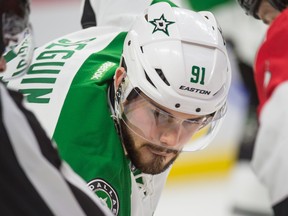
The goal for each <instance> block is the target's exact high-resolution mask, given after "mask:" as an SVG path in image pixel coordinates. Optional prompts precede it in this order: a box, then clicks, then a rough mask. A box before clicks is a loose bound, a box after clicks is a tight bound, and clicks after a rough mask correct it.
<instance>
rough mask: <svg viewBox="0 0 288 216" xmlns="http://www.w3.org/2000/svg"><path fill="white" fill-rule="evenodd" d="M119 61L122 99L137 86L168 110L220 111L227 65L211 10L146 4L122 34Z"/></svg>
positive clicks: (223, 105) (223, 104)
mask: <svg viewBox="0 0 288 216" xmlns="http://www.w3.org/2000/svg"><path fill="white" fill-rule="evenodd" d="M122 65H125V68H126V70H127V78H126V79H125V82H128V83H126V85H124V86H125V90H123V93H122V99H121V101H122V102H123V103H124V102H125V100H126V99H127V97H128V96H129V95H130V94H131V92H132V90H133V89H134V90H135V89H138V90H139V91H140V92H142V93H143V94H144V95H145V96H147V97H148V98H150V99H151V100H152V101H154V102H157V104H159V105H161V106H162V107H166V108H168V109H170V110H173V111H177V112H181V113H185V114H191V115H197V116H206V115H211V114H213V120H215V121H216V120H218V119H220V118H221V117H222V116H223V115H224V114H225V111H226V100H227V95H228V90H229V86H230V82H231V68H230V63H229V59H228V56H227V51H226V47H225V41H224V40H223V37H222V33H221V29H220V27H219V26H218V24H217V22H216V19H215V17H214V16H213V14H212V13H210V12H193V11H191V10H187V9H183V8H178V7H174V5H170V4H168V3H166V2H161V3H156V4H153V5H151V6H150V7H148V9H147V10H146V11H145V13H144V15H141V16H139V17H138V19H137V21H136V22H135V24H134V25H133V27H132V29H131V30H130V31H129V32H128V34H127V37H126V39H125V43H124V51H123V59H122ZM215 121H214V123H215ZM214 126H215V125H214ZM214 126H213V127H212V128H213V130H211V128H210V129H209V130H207V131H209V134H213V133H212V131H214V128H215V127H214ZM205 145H207V144H204V145H203V144H201V145H200V146H198V147H195V148H194V147H193V148H192V150H197V149H199V148H203V146H205ZM194 146H195V145H194Z"/></svg>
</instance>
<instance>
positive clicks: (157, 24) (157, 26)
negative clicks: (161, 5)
mask: <svg viewBox="0 0 288 216" xmlns="http://www.w3.org/2000/svg"><path fill="white" fill-rule="evenodd" d="M149 22H150V23H151V24H152V25H154V30H153V32H152V34H153V33H154V32H156V31H162V32H164V33H165V34H166V35H168V36H169V32H168V26H169V25H171V24H173V23H175V22H171V21H168V20H167V19H165V17H164V14H162V16H161V17H160V18H159V19H154V20H152V21H149Z"/></svg>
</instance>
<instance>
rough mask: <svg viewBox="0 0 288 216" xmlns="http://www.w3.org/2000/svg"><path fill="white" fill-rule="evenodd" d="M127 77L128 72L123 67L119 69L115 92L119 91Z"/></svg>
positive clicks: (115, 78)
mask: <svg viewBox="0 0 288 216" xmlns="http://www.w3.org/2000/svg"><path fill="white" fill-rule="evenodd" d="M125 77H126V71H125V69H124V68H123V67H119V68H117V70H116V72H115V75H114V88H115V90H117V89H118V87H119V85H120V83H121V82H122V80H123V79H124V78H125Z"/></svg>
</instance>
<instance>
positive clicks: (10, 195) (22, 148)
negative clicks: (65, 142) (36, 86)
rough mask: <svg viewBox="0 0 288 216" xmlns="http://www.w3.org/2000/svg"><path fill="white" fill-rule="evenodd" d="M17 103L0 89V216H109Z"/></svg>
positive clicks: (11, 93)
mask: <svg viewBox="0 0 288 216" xmlns="http://www.w3.org/2000/svg"><path fill="white" fill-rule="evenodd" d="M22 99H23V97H22V95H21V94H20V93H17V92H14V91H10V90H7V89H6V88H5V86H4V85H3V84H2V83H0V114H1V116H0V118H1V122H0V123H1V125H0V215H5V216H7V215H11V216H12V215H21V216H23V215H29V216H34V215H35V216H36V215H37V216H39V215H41V216H43V215H44V216H46V215H47V216H50V215H57V216H58V215H59V216H67V215H69V216H74V215H75V216H78V215H79V216H84V215H99V216H102V215H112V214H111V213H110V212H109V211H108V209H106V208H105V207H103V206H102V205H101V204H100V201H99V200H98V199H97V198H96V196H95V194H93V193H92V192H91V191H89V189H88V188H87V186H86V184H85V183H84V181H83V180H82V179H81V178H80V177H79V176H77V175H76V174H75V173H74V172H73V171H72V170H71V168H70V167H69V166H68V165H67V164H66V163H64V162H63V161H61V159H60V158H59V156H58V153H57V151H56V150H55V148H54V147H53V146H52V144H51V141H50V140H49V138H48V137H47V136H46V134H45V132H44V130H43V129H42V127H41V126H40V124H39V122H38V121H37V119H36V118H35V116H34V115H33V114H32V113H31V112H30V111H28V110H27V109H25V108H24V107H23V105H22Z"/></svg>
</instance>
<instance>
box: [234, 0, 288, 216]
mask: <svg viewBox="0 0 288 216" xmlns="http://www.w3.org/2000/svg"><path fill="white" fill-rule="evenodd" d="M238 2H239V4H240V5H241V6H242V8H243V9H244V10H245V11H246V13H247V14H249V15H252V16H253V17H255V18H256V19H261V20H262V21H263V22H264V23H266V24H267V25H269V28H268V30H267V33H266V37H265V39H264V41H263V43H262V45H261V46H260V48H259V50H258V54H257V56H256V61H255V75H254V76H255V81H256V85H257V92H258V97H259V102H260V104H259V107H258V117H259V124H260V128H259V132H258V135H257V140H256V144H255V150H254V154H253V159H252V166H253V168H254V170H255V173H256V175H257V176H258V178H259V179H260V180H261V182H263V183H264V185H265V186H266V187H267V188H268V191H269V193H270V197H271V205H272V206H273V210H274V213H275V215H276V216H284V215H287V214H288V184H287V182H288V172H287V170H288V167H287V164H288V158H287V153H288V146H287V138H288V137H287V130H288V112H287V106H288V104H287V93H288V84H287V80H288V73H287V59H288V46H287V38H288V25H287V24H288V22H287V20H288V10H287V6H288V1H287V0H254V1H247V0H238Z"/></svg>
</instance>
